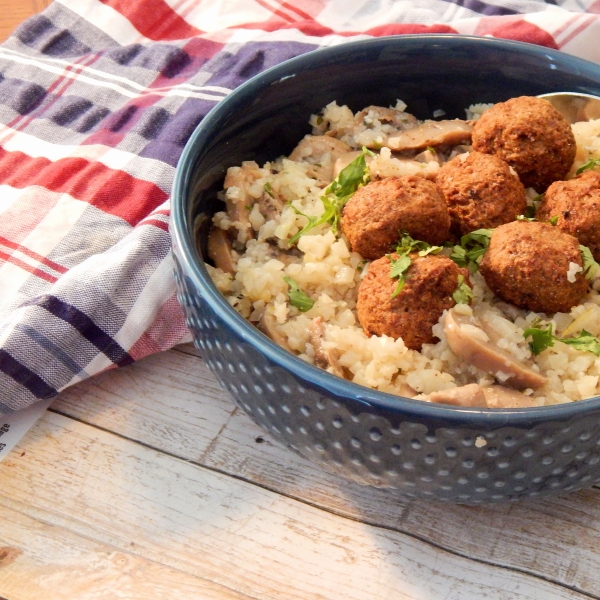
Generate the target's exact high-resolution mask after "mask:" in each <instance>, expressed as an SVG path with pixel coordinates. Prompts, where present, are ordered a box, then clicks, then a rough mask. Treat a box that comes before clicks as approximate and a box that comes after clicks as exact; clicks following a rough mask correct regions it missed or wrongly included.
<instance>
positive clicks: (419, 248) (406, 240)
mask: <svg viewBox="0 0 600 600" xmlns="http://www.w3.org/2000/svg"><path fill="white" fill-rule="evenodd" d="M400 235H401V237H400V240H399V241H398V244H396V254H410V253H411V252H417V253H418V255H419V256H427V255H428V254H438V253H439V252H441V251H442V250H443V248H442V246H432V245H431V244H428V243H427V242H424V241H423V240H415V239H413V238H412V237H410V235H409V234H408V233H407V232H406V231H402V232H401V234H400Z"/></svg>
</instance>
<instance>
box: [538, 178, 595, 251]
mask: <svg viewBox="0 0 600 600" xmlns="http://www.w3.org/2000/svg"><path fill="white" fill-rule="evenodd" d="M536 216H537V218H538V220H540V221H548V220H550V219H551V218H552V217H555V216H556V217H558V221H557V222H556V226H557V227H558V228H559V229H561V230H562V231H565V232H566V233H570V234H571V235H572V236H574V237H576V238H577V239H578V240H579V242H580V243H581V244H583V245H584V246H587V247H588V248H589V249H590V250H591V251H592V254H593V255H594V258H595V259H596V260H597V261H598V260H600V173H597V172H596V171H586V172H585V173H582V174H581V175H579V176H578V177H575V179H571V180H569V181H556V182H554V183H553V184H552V185H551V186H550V187H549V188H548V189H547V190H546V194H545V195H544V199H543V200H542V203H541V204H540V206H539V208H538V210H537V214H536Z"/></svg>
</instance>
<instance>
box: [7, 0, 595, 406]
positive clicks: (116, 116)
mask: <svg viewBox="0 0 600 600" xmlns="http://www.w3.org/2000/svg"><path fill="white" fill-rule="evenodd" d="M598 13H600V0H565V1H562V2H561V1H560V0H557V1H556V2H547V3H546V2H542V1H541V0H454V1H452V0H413V1H412V2H405V1H401V2H400V1H399V2H394V1H393V0H293V1H292V0H288V1H282V0H228V1H227V2H225V1H221V0H182V1H180V2H174V1H172V0H171V1H168V0H57V1H56V2H55V3H54V4H52V5H51V6H50V7H49V8H48V9H46V10H45V11H44V12H43V13H41V14H39V15H37V16H34V17H31V18H30V19H28V20H27V21H26V22H25V23H23V24H22V25H21V26H20V27H19V28H18V29H17V30H16V31H15V32H14V34H13V35H12V37H11V38H10V39H9V40H8V41H7V42H5V43H4V44H3V45H1V46H0V123H1V125H0V186H1V187H0V413H9V412H12V411H14V410H16V409H22V408H25V407H28V406H30V405H32V404H34V403H35V402H36V401H39V400H42V399H45V400H48V399H51V398H52V397H54V396H55V395H56V394H58V393H59V392H60V391H61V390H63V389H64V388H66V387H68V386H70V385H73V384H74V383H77V382H78V381H81V380H82V379H86V378H87V377H90V376H92V375H95V374H97V373H100V372H102V371H105V370H107V369H111V368H115V367H121V366H125V365H128V364H131V363H132V362H134V361H136V360H139V359H141V358H143V357H145V356H147V355H149V354H152V353H155V352H159V351H162V350H166V349H168V348H171V347H172V346H174V345H176V344H179V343H181V342H185V341H189V340H190V336H189V333H188V331H187V329H186V326H185V323H184V319H183V314H182V311H181V310H180V308H179V306H178V304H177V300H176V297H175V286H174V281H173V277H172V265H171V256H170V240H169V233H168V218H169V192H170V188H171V182H172V179H173V174H174V170H175V166H176V164H177V160H178V158H179V156H180V154H181V152H182V150H183V147H184V145H185V143H186V140H187V139H188V137H189V136H190V134H191V133H192V131H193V130H194V128H195V127H196V125H197V124H198V123H199V122H200V121H201V119H202V118H203V117H204V116H205V115H206V113H207V112H208V111H209V110H210V109H211V108H212V107H213V106H214V105H215V104H216V103H217V102H219V100H221V99H222V98H224V97H225V96H226V95H227V94H229V93H230V92H231V91H232V90H233V89H235V88H236V87H237V86H238V85H239V84H240V83H242V82H243V81H245V80H247V79H248V78H250V77H252V76H253V75H256V74H257V73H259V72H260V71H262V70H264V69H266V68H268V67H271V66H272V65H275V64H277V63H279V62H281V61H283V60H285V59H287V58H290V57H293V56H296V55H299V54H302V53H304V52H308V51H310V50H314V49H316V48H319V47H324V46H330V45H333V44H340V43H344V42H346V41H348V40H351V39H358V38H367V37H372V36H384V35H401V34H406V33H415V32H418V33H428V32H429V33H434V32H442V33H463V34H465V33H467V34H475V35H489V36H496V37H503V38H510V39H515V40H520V41H525V42H531V43H534V44H540V45H543V46H547V47H550V48H559V49H561V50H563V51H564V52H568V53H570V54H575V55H578V56H581V57H584V58H588V59H590V60H593V61H597V62H600V45H599V44H598V43H597V40H598V39H599V38H600V20H599V17H598Z"/></svg>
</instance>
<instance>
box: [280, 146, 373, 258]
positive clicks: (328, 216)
mask: <svg viewBox="0 0 600 600" xmlns="http://www.w3.org/2000/svg"><path fill="white" fill-rule="evenodd" d="M367 155H369V156H374V153H373V152H371V150H369V149H368V148H365V147H363V149H362V152H361V153H360V155H359V156H357V157H356V158H355V159H354V160H353V161H352V162H351V163H350V164H348V165H347V166H345V167H344V168H343V169H342V170H341V171H340V173H339V175H338V176H337V177H336V178H335V179H334V180H333V181H332V182H331V183H330V184H329V185H328V186H327V187H326V188H325V192H324V195H323V196H321V202H323V206H324V208H325V210H324V211H323V214H322V215H321V216H320V217H309V216H308V215H305V214H304V213H302V212H300V211H299V210H298V209H297V208H296V207H294V206H292V205H291V204H290V206H291V207H292V209H293V210H294V212H295V213H296V214H298V215H302V216H303V217H306V218H307V219H308V223H307V224H306V225H305V226H304V227H303V228H302V229H301V230H300V231H299V232H298V233H296V235H294V236H292V237H291V239H290V240H289V241H288V244H289V245H290V246H291V245H292V244H295V243H296V242H297V241H298V240H299V239H300V237H302V236H303V235H304V234H305V233H308V232H309V231H310V230H311V229H313V228H315V227H317V226H318V225H322V224H323V223H329V224H330V225H331V229H332V231H333V232H334V233H336V232H337V231H338V229H339V224H340V218H341V216H342V209H343V208H344V205H345V204H346V202H348V200H349V199H350V197H351V196H352V194H354V192H355V191H356V190H357V189H358V188H359V187H362V186H363V185H366V184H367V183H369V180H370V177H369V169H368V168H367V161H366V158H365V157H366V156H367Z"/></svg>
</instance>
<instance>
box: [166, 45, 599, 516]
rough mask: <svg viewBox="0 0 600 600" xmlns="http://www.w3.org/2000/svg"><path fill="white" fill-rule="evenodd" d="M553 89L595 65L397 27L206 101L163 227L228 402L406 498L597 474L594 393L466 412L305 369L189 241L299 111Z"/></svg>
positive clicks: (201, 343)
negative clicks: (212, 273)
mask: <svg viewBox="0 0 600 600" xmlns="http://www.w3.org/2000/svg"><path fill="white" fill-rule="evenodd" d="M472 57H476V60H475V61H473V60H472ZM461 80H462V81H461ZM432 81H433V82H435V83H434V84H432V83H431V82H432ZM384 83H385V85H384ZM309 84H310V85H309ZM457 84H460V85H457ZM440 88H443V89H440ZM562 89H569V90H574V91H582V92H586V93H600V67H598V66H597V65H594V64H592V63H588V62H586V61H583V60H579V59H576V58H573V57H570V56H567V55H563V54H560V53H558V52H553V51H550V50H548V49H546V48H540V47H537V46H530V45H527V44H519V43H516V42H507V41H503V40H492V39H488V38H474V37H466V36H437V35H429V36H402V37H394V38H381V39H377V40H365V41H362V42H352V43H349V44H345V45H343V46H337V47H333V48H328V49H326V50H319V51H316V52H312V53H310V54H307V55H303V56H301V57H299V58H297V59H293V60H291V61H288V62H287V63H285V64H283V65H279V66H278V67H274V68H273V69H270V70H269V71H266V72H265V73H263V74H261V75H259V76H257V77H256V78H254V79H253V80H251V81H250V82H249V83H247V84H245V85H244V86H242V87H241V88H238V90H236V91H235V92H234V93H233V94H231V95H230V96H229V97H228V98H227V99H226V100H224V101H223V102H221V104H219V105H218V106H217V107H216V108H215V109H213V111H211V113H210V114H209V115H208V116H207V117H206V119H204V120H203V122H202V123H201V124H200V126H199V127H198V129H197V130H196V131H195V133H194V135H193V136H192V138H191V139H190V141H189V142H188V145H187V146H186V149H185V151H184V154H183V156H182V158H181V160H180V163H179V165H178V169H177V173H176V178H175V183H174V187H173V207H172V217H171V224H170V228H171V233H172V237H173V253H174V258H175V275H176V281H177V288H178V299H179V302H180V303H181V305H182V307H183V308H184V311H185V314H186V319H187V324H188V326H189V328H190V330H191V332H192V334H193V337H194V342H195V344H196V346H197V347H198V348H199V349H200V350H201V352H202V356H203V358H204V360H205V362H206V363H207V364H208V366H209V367H210V369H211V370H212V371H213V373H214V374H215V375H216V377H217V378H218V380H219V382H220V383H221V385H222V386H223V388H224V389H226V390H227V391H228V392H229V393H230V394H231V396H232V398H233V399H234V401H235V402H236V403H237V405H238V406H240V407H241V408H242V409H243V410H244V411H245V412H246V413H247V414H248V415H249V416H250V417H251V418H252V419H253V420H254V421H255V422H256V423H257V424H259V425H260V426H261V427H263V428H264V429H265V430H266V431H269V432H270V433H271V434H272V435H273V436H274V437H275V438H277V439H278V440H279V441H280V442H282V443H283V444H285V445H287V446H288V447H290V448H291V449H293V450H295V451H296V452H298V453H299V454H301V455H302V456H304V457H306V458H308V459H310V460H312V461H314V462H316V463H318V464H320V465H322V466H323V467H324V468H325V469H327V470H329V471H333V472H336V473H339V474H341V475H343V476H344V477H347V478H349V479H351V480H354V481H357V482H359V483H362V484H368V485H374V486H380V487H391V488H397V489H400V490H402V491H403V492H405V493H406V494H407V495H409V496H412V497H418V498H435V499H438V500H444V501H453V502H462V503H467V504H476V503H481V502H500V501H506V500H516V499H520V498H526V497H540V496H547V495H554V494H557V493H561V492H567V491H572V490H577V489H580V488H584V487H589V486H591V485H593V484H594V483H596V482H598V481H600V464H599V462H600V418H599V417H600V398H593V399H590V400H585V401H582V402H577V403H573V404H569V405H561V406H555V407H542V408H531V409H520V410H512V409H511V410H509V409H505V410H489V409H465V408H456V407H450V406H443V405H435V404H430V403H424V402H421V401H418V400H411V399H407V398H400V397H396V396H392V395H389V394H384V393H381V392H376V391H374V390H369V389H367V388H363V387H361V386H357V385H355V384H352V383H350V382H347V381H344V380H341V379H339V378H336V377H334V376H332V375H329V374H328V373H325V372H324V371H322V370H320V369H318V368H316V367H313V366H311V365H308V364H306V363H304V362H303V361H301V360H300V359H298V358H297V357H295V356H292V355H291V354H289V353H287V352H285V351H284V350H282V349H281V348H279V347H277V346H276V345H275V344H274V343H273V342H271V341H270V340H269V339H267V338H266V337H265V336H264V335H263V334H261V333H260V332H259V331H258V330H256V329H255V328H254V327H253V326H251V325H250V324H249V323H248V322H246V321H245V320H244V319H243V318H242V317H241V316H240V315H238V314H237V313H236V312H235V311H234V310H233V309H231V307H230V306H229V304H228V303H227V301H226V300H225V299H224V298H223V296H222V295H221V294H220V293H219V292H218V290H217V289H216V288H215V286H214V285H213V284H212V282H211V280H210V277H209V276H208V273H207V271H206V269H205V267H204V264H203V262H202V259H201V257H200V255H199V254H198V251H197V249H196V247H197V242H198V246H199V247H200V249H201V252H200V253H202V248H203V241H204V239H203V234H202V232H201V233H200V234H197V232H196V229H195V226H194V221H195V220H196V219H197V218H199V219H200V221H201V220H202V217H203V215H207V216H208V215H210V214H211V213H212V212H214V210H215V209H217V207H218V203H217V202H216V201H215V193H216V190H217V189H219V186H220V185H221V183H222V179H223V176H224V173H225V170H226V169H227V168H228V167H229V166H232V165H235V164H239V163H240V162H241V161H242V160H257V162H261V160H267V159H268V158H273V157H274V156H277V155H279V154H281V153H289V151H290V150H291V148H292V147H293V145H294V144H295V143H296V142H297V141H298V140H299V139H300V138H301V137H302V135H304V134H305V133H308V132H309V131H308V130H307V129H306V122H307V120H308V116H309V115H310V114H311V112H315V111H317V110H319V109H320V108H321V107H322V106H324V105H325V104H327V103H328V102H330V101H332V100H334V99H337V101H338V103H340V104H341V103H347V104H349V105H350V106H351V107H352V109H353V110H358V108H362V107H364V106H366V105H368V104H377V103H384V104H390V103H393V102H394V101H395V99H396V98H401V99H403V100H404V101H407V102H408V104H409V110H410V108H411V106H416V107H417V109H418V110H422V112H423V114H422V115H419V114H417V116H420V118H425V117H427V116H429V115H430V114H431V112H432V110H433V109H436V108H440V107H442V108H443V109H444V110H446V112H447V114H448V115H449V116H450V117H451V118H452V117H455V116H464V113H463V114H458V112H459V109H460V110H462V109H463V108H464V107H465V106H468V105H469V104H471V103H473V102H495V101H500V100H503V99H507V98H509V97H511V96H515V95H521V94H528V95H534V94H540V93H544V92H549V91H557V90H562ZM444 90H445V91H446V92H448V93H450V96H448V93H447V94H445V95H444V94H442V91H444ZM402 92H404V93H402ZM418 110H417V111H416V112H417V113H418ZM201 231H202V230H201Z"/></svg>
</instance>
